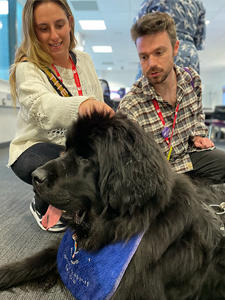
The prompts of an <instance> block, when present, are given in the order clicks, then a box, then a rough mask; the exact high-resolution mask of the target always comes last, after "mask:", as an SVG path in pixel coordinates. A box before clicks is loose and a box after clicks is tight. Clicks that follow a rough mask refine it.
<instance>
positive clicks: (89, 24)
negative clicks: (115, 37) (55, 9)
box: [79, 20, 106, 30]
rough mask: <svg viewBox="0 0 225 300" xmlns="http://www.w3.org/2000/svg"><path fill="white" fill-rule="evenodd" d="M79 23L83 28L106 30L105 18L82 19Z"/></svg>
mask: <svg viewBox="0 0 225 300" xmlns="http://www.w3.org/2000/svg"><path fill="white" fill-rule="evenodd" d="M79 23H80V26H81V28H82V29H83V30H106V26H105V22H104V20H80V21H79Z"/></svg>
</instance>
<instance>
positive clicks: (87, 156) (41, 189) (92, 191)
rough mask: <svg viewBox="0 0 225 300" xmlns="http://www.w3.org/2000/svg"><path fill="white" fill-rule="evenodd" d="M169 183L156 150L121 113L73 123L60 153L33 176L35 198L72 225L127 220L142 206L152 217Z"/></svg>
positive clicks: (163, 201) (170, 176)
mask: <svg viewBox="0 0 225 300" xmlns="http://www.w3.org/2000/svg"><path fill="white" fill-rule="evenodd" d="M172 180H173V172H172V170H171V169H170V167H169V164H168V163H167V161H166V159H165V158H164V155H163V154H161V152H160V149H159V147H158V145H157V144H156V143H155V142H154V140H153V139H152V138H151V136H149V135H148V134H147V133H145V132H144V130H143V129H142V128H141V127H140V126H138V125H137V124H136V123H135V122H133V121H131V120H129V119H127V118H126V117H125V116H124V115H122V114H120V113H117V114H116V115H115V116H113V117H110V116H108V115H104V114H99V113H97V112H94V113H92V115H91V116H90V117H89V116H85V117H80V118H78V120H77V121H76V122H75V123H74V124H73V126H72V127H71V129H70V130H69V132H68V135H67V140H66V150H65V153H64V154H63V155H62V156H61V157H59V158H57V159H55V160H52V161H50V162H48V163H47V164H45V165H44V166H42V167H40V168H38V169H37V170H35V171H34V172H33V186H34V190H35V192H36V193H37V194H38V196H39V197H40V198H41V199H43V200H44V201H46V202H48V203H50V204H52V205H53V206H55V207H57V208H60V209H62V210H65V211H67V212H68V213H69V214H72V215H73V221H74V222H75V223H80V222H82V221H84V220H86V222H89V223H91V222H92V219H93V218H96V217H97V216H101V217H102V218H106V219H115V218H118V216H120V217H123V218H131V217H133V216H137V215H139V214H140V213H143V212H144V211H145V209H146V208H147V207H148V208H149V207H150V211H152V214H153V215H154V214H157V212H158V211H159V210H162V209H163V207H164V206H165V205H166V204H167V201H168V199H169V197H170V193H171V186H172V184H171V181H172ZM149 217H150V216H149Z"/></svg>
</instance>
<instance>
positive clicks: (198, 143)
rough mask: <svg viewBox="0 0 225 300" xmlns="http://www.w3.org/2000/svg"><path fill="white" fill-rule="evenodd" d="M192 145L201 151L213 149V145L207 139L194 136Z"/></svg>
mask: <svg viewBox="0 0 225 300" xmlns="http://www.w3.org/2000/svg"><path fill="white" fill-rule="evenodd" d="M193 143H194V145H195V147H197V148H201V149H208V148H211V147H214V143H213V142H212V141H211V140H210V139H209V138H207V137H201V136H195V137H194V138H193Z"/></svg>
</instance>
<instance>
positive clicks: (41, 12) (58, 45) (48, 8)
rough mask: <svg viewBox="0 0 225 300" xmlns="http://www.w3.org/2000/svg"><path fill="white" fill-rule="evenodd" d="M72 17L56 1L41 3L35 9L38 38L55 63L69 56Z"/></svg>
mask: <svg viewBox="0 0 225 300" xmlns="http://www.w3.org/2000/svg"><path fill="white" fill-rule="evenodd" d="M72 18H73V17H72V16H71V17H69V19H68V18H67V16H66V14H65V11H64V10H63V9H62V8H61V7H60V6H59V5H57V4H56V3H54V2H46V3H41V4H39V5H38V6H37V7H36V8H35V10H34V24H35V32H36V35H37V38H38V40H39V42H40V43H41V45H42V48H43V49H44V50H45V51H46V52H47V53H48V54H49V55H50V56H51V57H52V59H53V62H54V63H55V64H57V62H60V61H62V60H63V59H64V60H66V58H68V55H69V45H70V30H71V20H72Z"/></svg>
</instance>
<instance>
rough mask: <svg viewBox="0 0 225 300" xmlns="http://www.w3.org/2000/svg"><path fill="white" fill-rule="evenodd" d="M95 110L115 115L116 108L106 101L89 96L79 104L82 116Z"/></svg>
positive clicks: (79, 111)
mask: <svg viewBox="0 0 225 300" xmlns="http://www.w3.org/2000/svg"><path fill="white" fill-rule="evenodd" d="M93 111H97V112H103V113H105V114H110V116H111V117H112V116H114V114H115V112H114V110H113V109H112V108H111V107H110V106H108V105H107V104H106V103H104V102H101V101H97V100H96V99H94V98H89V99H87V100H85V101H84V102H82V103H81V104H80V106H79V110H78V113H79V115H80V116H85V115H89V116H90V115H91V113H92V112H93Z"/></svg>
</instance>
